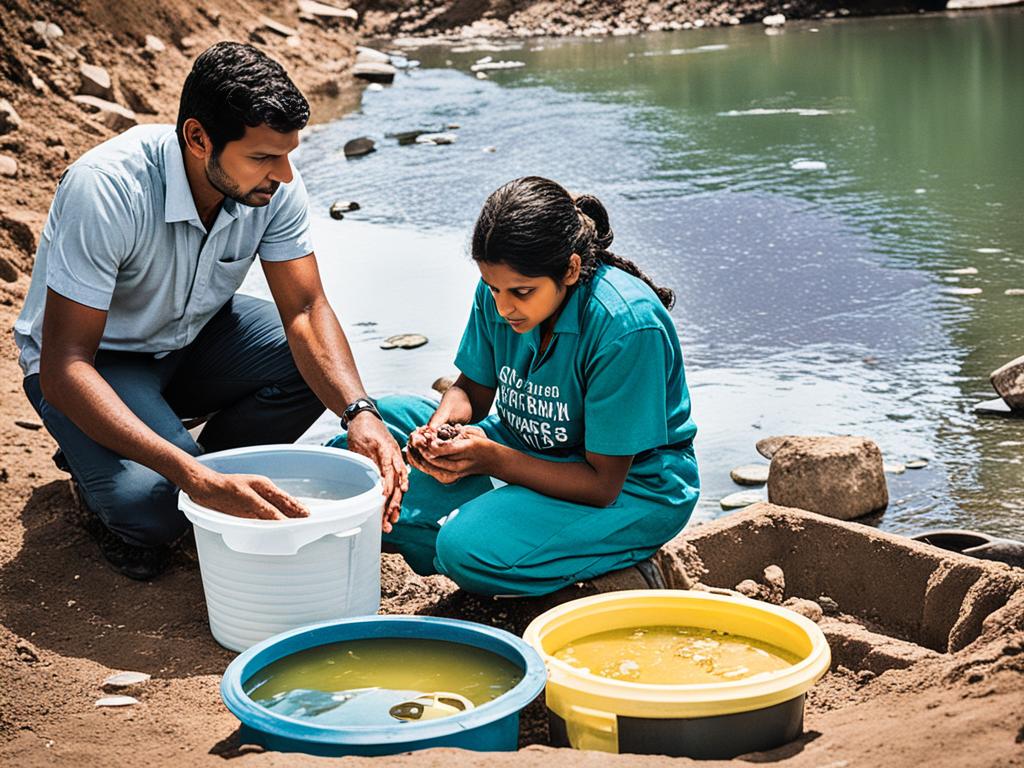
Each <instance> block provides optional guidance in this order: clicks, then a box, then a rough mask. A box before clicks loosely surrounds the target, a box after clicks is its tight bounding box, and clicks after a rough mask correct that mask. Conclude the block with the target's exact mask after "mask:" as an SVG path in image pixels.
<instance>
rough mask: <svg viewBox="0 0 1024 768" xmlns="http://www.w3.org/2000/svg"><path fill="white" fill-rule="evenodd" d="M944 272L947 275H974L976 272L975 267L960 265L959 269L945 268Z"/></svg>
mask: <svg viewBox="0 0 1024 768" xmlns="http://www.w3.org/2000/svg"><path fill="white" fill-rule="evenodd" d="M946 274H949V275H976V274H978V268H977V267H961V268H960V269H947V270H946Z"/></svg>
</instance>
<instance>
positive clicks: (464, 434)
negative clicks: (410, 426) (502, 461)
mask: <svg viewBox="0 0 1024 768" xmlns="http://www.w3.org/2000/svg"><path fill="white" fill-rule="evenodd" d="M458 429H459V434H458V435H457V436H456V437H454V438H452V439H450V440H442V439H441V438H440V437H438V434H437V429H435V428H434V427H432V426H431V425H429V424H428V425H426V426H423V427H420V428H419V429H417V430H415V431H414V432H413V433H412V434H411V435H409V445H408V451H407V453H408V455H409V463H410V464H412V466H414V467H415V468H416V469H418V470H420V471H421V472H425V473H426V474H428V475H430V476H431V477H433V478H434V479H435V480H437V481H438V482H440V483H444V484H445V485H448V484H450V483H454V482H455V481H456V480H461V479H462V478H464V477H469V476H470V475H487V474H491V468H492V466H493V463H494V458H495V455H496V453H497V444H496V443H495V442H494V441H493V440H491V439H490V438H488V437H487V435H486V434H485V433H484V431H483V430H482V429H480V428H479V427H459V428H458Z"/></svg>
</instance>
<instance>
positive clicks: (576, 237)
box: [471, 176, 675, 309]
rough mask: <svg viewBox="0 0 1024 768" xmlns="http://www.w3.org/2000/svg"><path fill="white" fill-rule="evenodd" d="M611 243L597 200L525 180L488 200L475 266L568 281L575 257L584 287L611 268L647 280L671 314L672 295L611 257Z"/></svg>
mask: <svg viewBox="0 0 1024 768" xmlns="http://www.w3.org/2000/svg"><path fill="white" fill-rule="evenodd" d="M613 237H614V233H613V232H612V228H611V225H610V223H609V221H608V211H607V210H605V207H604V205H603V204H602V203H601V201H600V200H598V199H597V198H596V197H594V196H593V195H575V196H574V195H572V194H570V193H569V192H568V191H567V190H566V189H565V188H564V187H562V186H561V185H560V184H557V183H556V182H554V181H551V180H550V179H545V178H542V177H540V176H525V177H523V178H521V179H515V180H513V181H510V182H508V183H507V184H504V185H503V186H501V187H499V188H498V189H497V190H495V191H494V192H493V193H492V194H491V196H490V197H488V198H487V201H486V202H485V203H484V207H483V209H482V210H481V211H480V216H479V217H478V218H477V220H476V226H475V227H474V228H473V241H472V246H471V247H472V254H473V259H474V260H475V261H482V262H484V263H488V264H495V263H502V264H506V265H507V266H509V267H511V268H512V269H514V270H515V271H516V272H518V273H519V274H521V275H526V276H527V277H550V278H552V279H553V280H561V279H562V278H563V277H564V276H565V273H566V272H567V271H568V269H569V259H570V258H571V256H572V254H574V253H576V254H578V255H579V257H580V280H581V281H582V282H587V281H589V280H591V279H592V278H593V277H594V274H595V273H596V272H597V269H598V267H599V266H600V265H601V264H608V265H609V266H612V267H617V268H618V269H621V270H622V271H623V272H628V273H629V274H631V275H633V276H634V277H638V278H640V279H641V280H643V281H644V282H645V283H647V285H649V286H650V287H651V290H653V291H654V292H655V293H656V294H657V296H658V299H659V300H660V301H661V303H662V304H663V305H665V307H666V308H667V309H671V308H672V305H673V304H675V294H674V293H673V292H672V290H671V289H670V288H665V287H662V286H659V285H657V284H656V283H655V282H654V281H653V280H652V279H651V278H650V277H648V276H647V275H646V274H644V272H643V271H642V270H641V269H640V268H639V267H638V266H637V265H636V264H634V263H633V262H632V261H630V260H629V259H624V258H622V257H621V256H616V255H615V254H614V253H612V252H611V251H609V250H608V248H609V247H610V246H611V244H612V238H613Z"/></svg>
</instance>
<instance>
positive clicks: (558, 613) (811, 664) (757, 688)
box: [523, 589, 832, 718]
mask: <svg viewBox="0 0 1024 768" xmlns="http://www.w3.org/2000/svg"><path fill="white" fill-rule="evenodd" d="M641 600H646V601H648V607H649V606H650V602H649V601H651V600H653V601H655V602H657V603H666V602H673V601H679V602H680V603H681V602H682V601H690V602H705V603H708V604H712V605H713V604H715V603H717V604H720V605H722V606H723V607H725V606H729V607H735V606H737V605H739V606H741V607H742V608H744V609H750V610H752V611H755V612H757V611H760V612H763V613H766V614H770V615H773V616H775V617H777V618H779V619H782V620H784V621H786V622H789V623H790V624H792V625H794V626H796V627H797V628H799V630H800V631H802V632H803V633H804V634H806V635H807V637H808V638H809V639H810V641H811V650H810V652H809V653H808V654H807V655H806V656H805V657H804V658H803V659H801V660H800V661H798V662H797V663H796V664H793V665H791V666H790V667H787V668H786V669H783V670H777V671H774V672H766V673H761V674H759V675H753V676H751V677H748V678H744V679H742V680H735V681H729V682H720V683H719V682H716V683H686V684H658V683H636V682H630V681H627V680H616V679H614V678H610V677H603V676H601V675H596V674H593V673H591V672H585V671H583V670H581V669H579V668H577V667H573V666H571V665H570V664H568V663H566V662H564V661H561V660H559V659H556V658H555V657H554V656H553V655H551V654H550V653H548V652H547V651H545V650H544V647H543V642H542V641H543V638H544V631H545V629H546V628H547V627H548V626H549V625H550V624H551V623H553V622H555V621H557V620H559V619H563V618H567V617H568V616H570V615H572V614H575V613H578V612H580V611H583V610H585V609H588V608H593V607H610V606H614V605H615V604H617V603H621V604H622V607H623V608H626V607H627V606H628V605H629V604H631V603H632V604H635V605H638V603H637V601H641ZM638 607H639V606H638ZM523 638H524V640H526V642H527V643H529V644H530V645H531V646H532V647H533V648H534V650H536V651H537V652H538V653H539V654H540V656H541V658H543V659H544V663H545V665H546V666H547V668H548V671H549V682H548V697H549V701H550V699H551V698H552V691H553V689H558V690H559V691H561V690H566V691H569V693H567V694H564V695H561V696H558V695H556V697H555V698H557V699H568V698H572V692H577V693H578V694H579V695H580V696H581V697H583V698H586V699H587V702H588V706H590V705H593V704H595V703H597V702H600V701H602V700H603V701H605V702H606V708H607V709H609V710H613V711H615V712H617V713H618V714H627V715H628V714H630V713H632V712H634V711H638V710H641V709H645V708H647V709H648V710H649V708H650V707H652V706H657V707H658V708H662V707H666V706H668V707H672V706H673V705H674V706H676V707H678V708H687V707H690V708H691V709H692V711H689V712H688V713H687V714H686V715H679V714H672V713H670V712H668V711H665V712H664V714H659V715H658V716H659V717H667V718H672V717H683V716H685V717H705V716H712V715H717V714H731V713H734V712H742V711H749V710H752V709H760V708H762V707H764V706H770V705H771V704H776V703H781V702H783V701H787V700H789V699H792V698H795V697H796V696H799V695H801V694H803V693H806V692H807V691H808V690H810V688H811V687H812V686H813V685H814V684H815V683H816V682H817V681H818V680H819V679H821V677H822V676H823V675H824V674H825V673H826V672H827V671H828V669H829V666H830V664H831V658H832V654H831V650H830V648H829V645H828V640H827V639H826V638H825V634H824V632H822V631H821V628H820V627H818V625H817V624H815V623H814V622H812V621H811V620H810V619H808V618H806V617H804V616H801V615H800V614H798V613H796V612H794V611H790V610H788V609H785V608H781V607H779V606H775V605H771V604H769V603H762V602H760V601H757V600H752V599H750V598H748V597H745V596H742V595H738V594H737V595H723V594H716V593H711V592H703V591H700V590H683V589H678V590H673V589H658V590H652V589H636V590H623V591H619V592H608V593H605V594H600V595H592V596H590V597H583V598H578V599H576V600H571V601H569V602H566V603H563V604H561V605H558V606H555V607H554V608H552V609H550V610H548V611H545V612H544V613H542V614H540V615H539V616H538V617H537V618H535V619H534V620H533V621H532V622H530V624H529V626H527V628H526V631H525V632H524V633H523ZM755 639H756V638H755ZM624 710H625V711H624ZM635 716H641V715H635ZM643 716H651V715H649V714H647V713H646V712H645V714H644V715H643Z"/></svg>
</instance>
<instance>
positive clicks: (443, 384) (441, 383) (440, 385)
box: [430, 376, 455, 395]
mask: <svg viewBox="0 0 1024 768" xmlns="http://www.w3.org/2000/svg"><path fill="white" fill-rule="evenodd" d="M454 384H455V377H454V376H442V377H440V378H439V379H437V380H436V381H435V382H434V383H433V384H431V385H430V388H431V389H432V390H434V391H435V392H437V393H438V394H441V395H443V394H444V393H445V392H447V391H448V390H449V389H451V388H452V386H453V385H454Z"/></svg>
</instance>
